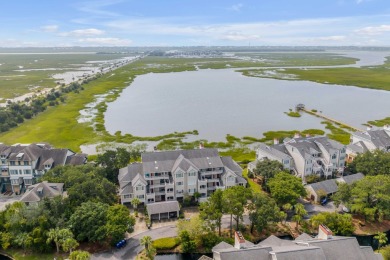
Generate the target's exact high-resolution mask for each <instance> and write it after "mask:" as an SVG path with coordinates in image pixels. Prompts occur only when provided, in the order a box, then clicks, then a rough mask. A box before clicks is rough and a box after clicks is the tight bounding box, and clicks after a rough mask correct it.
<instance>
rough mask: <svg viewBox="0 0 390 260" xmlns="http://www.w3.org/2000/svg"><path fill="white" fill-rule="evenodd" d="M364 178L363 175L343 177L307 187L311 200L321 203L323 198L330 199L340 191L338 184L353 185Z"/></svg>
mask: <svg viewBox="0 0 390 260" xmlns="http://www.w3.org/2000/svg"><path fill="white" fill-rule="evenodd" d="M363 178H364V175H363V174H362V173H356V174H352V175H347V176H342V177H339V178H337V179H331V180H325V181H320V182H316V183H311V184H307V185H305V188H306V191H307V193H308V194H309V196H310V199H311V200H312V201H315V202H319V201H320V199H321V197H322V196H326V197H329V196H331V195H333V194H334V193H336V192H337V191H338V185H337V184H338V183H347V184H352V183H354V182H356V181H358V180H361V179H363Z"/></svg>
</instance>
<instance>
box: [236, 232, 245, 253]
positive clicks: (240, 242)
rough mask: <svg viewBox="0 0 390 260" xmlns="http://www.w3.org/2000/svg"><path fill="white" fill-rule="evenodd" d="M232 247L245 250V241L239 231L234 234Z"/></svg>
mask: <svg viewBox="0 0 390 260" xmlns="http://www.w3.org/2000/svg"><path fill="white" fill-rule="evenodd" d="M234 247H235V248H237V249H242V248H245V239H244V237H243V236H242V234H241V232H240V231H236V232H234Z"/></svg>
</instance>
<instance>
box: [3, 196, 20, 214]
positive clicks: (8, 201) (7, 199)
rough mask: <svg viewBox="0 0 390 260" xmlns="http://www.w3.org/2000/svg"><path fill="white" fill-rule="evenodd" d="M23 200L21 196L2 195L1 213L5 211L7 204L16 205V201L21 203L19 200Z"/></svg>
mask: <svg viewBox="0 0 390 260" xmlns="http://www.w3.org/2000/svg"><path fill="white" fill-rule="evenodd" d="M20 198H21V196H15V195H13V196H11V197H9V196H3V195H0V211H3V210H5V206H6V205H7V204H12V203H14V202H15V201H19V199H20Z"/></svg>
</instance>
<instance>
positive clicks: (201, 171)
mask: <svg viewBox="0 0 390 260" xmlns="http://www.w3.org/2000/svg"><path fill="white" fill-rule="evenodd" d="M141 160H142V162H141V163H132V164H130V165H128V166H127V167H124V168H122V169H120V170H119V175H118V180H119V186H120V191H119V195H120V197H121V202H122V204H124V203H129V202H131V200H132V199H133V198H138V199H139V200H140V201H141V202H142V203H153V202H160V201H173V200H178V201H182V200H183V199H184V196H193V195H194V194H195V193H196V192H198V193H199V194H200V201H204V200H206V199H207V197H209V196H210V195H211V194H212V193H213V192H214V191H215V190H217V189H225V188H228V187H231V186H235V185H243V186H245V185H246V184H247V181H246V180H245V179H244V178H243V177H242V168H241V167H240V166H239V165H238V164H237V163H236V162H235V161H233V160H232V158H231V157H223V156H222V157H221V156H219V153H218V150H217V149H209V148H204V149H192V150H175V151H155V152H147V153H143V154H142V155H141Z"/></svg>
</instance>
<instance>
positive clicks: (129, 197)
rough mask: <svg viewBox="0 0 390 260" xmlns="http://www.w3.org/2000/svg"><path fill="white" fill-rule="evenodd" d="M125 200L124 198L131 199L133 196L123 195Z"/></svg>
mask: <svg viewBox="0 0 390 260" xmlns="http://www.w3.org/2000/svg"><path fill="white" fill-rule="evenodd" d="M123 198H124V199H131V194H126V195H123Z"/></svg>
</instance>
